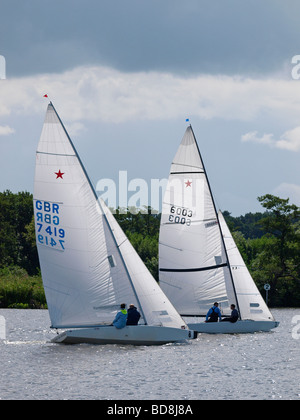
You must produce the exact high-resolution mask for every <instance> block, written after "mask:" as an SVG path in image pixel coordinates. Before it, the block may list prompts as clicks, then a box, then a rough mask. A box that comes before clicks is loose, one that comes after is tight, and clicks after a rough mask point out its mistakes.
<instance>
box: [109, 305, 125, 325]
mask: <svg viewBox="0 0 300 420" xmlns="http://www.w3.org/2000/svg"><path fill="white" fill-rule="evenodd" d="M120 307H121V310H120V311H119V312H118V313H117V315H116V317H115V319H114V320H113V323H112V324H113V325H114V326H115V327H116V328H118V329H121V328H124V327H125V325H126V321H127V311H126V303H121V306H120Z"/></svg>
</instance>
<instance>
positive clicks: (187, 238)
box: [159, 126, 236, 316]
mask: <svg viewBox="0 0 300 420" xmlns="http://www.w3.org/2000/svg"><path fill="white" fill-rule="evenodd" d="M159 269H160V286H161V288H162V289H163V290H164V292H165V293H166V295H167V296H168V297H169V299H170V300H171V302H172V303H173V304H174V306H175V307H176V309H177V310H178V312H179V313H180V314H181V315H200V316H201V315H206V313H207V311H208V309H209V308H210V307H211V305H212V303H213V302H214V301H218V302H219V304H220V306H221V309H222V311H223V313H224V314H228V313H229V312H230V310H229V306H230V304H231V303H236V299H235V294H234V289H233V286H232V281H231V274H230V269H229V266H228V262H227V259H226V252H225V249H224V244H223V240H222V236H221V233H220V228H219V225H218V218H217V214H216V211H215V207H214V203H213V199H212V196H211V191H210V187H209V184H208V180H207V177H206V173H205V168H204V165H203V162H202V159H201V156H200V152H199V149H198V146H197V143H196V139H195V136H194V133H193V130H192V128H191V127H190V126H189V127H188V128H187V129H186V132H185V134H184V137H183V139H182V142H181V144H180V146H179V149H178V151H177V153H176V156H175V158H174V160H173V163H172V166H171V171H170V176H169V180H168V185H167V188H166V192H165V196H164V201H163V208H162V218H161V227H160V238H159Z"/></svg>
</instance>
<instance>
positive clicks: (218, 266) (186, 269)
mask: <svg viewBox="0 0 300 420" xmlns="http://www.w3.org/2000/svg"><path fill="white" fill-rule="evenodd" d="M222 267H228V264H227V263H223V264H218V265H211V266H208V267H199V268H177V269H176V268H160V269H159V271H165V272H172V273H192V272H195V271H208V270H215V269H216V268H222Z"/></svg>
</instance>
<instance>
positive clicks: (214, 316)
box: [205, 302, 222, 322]
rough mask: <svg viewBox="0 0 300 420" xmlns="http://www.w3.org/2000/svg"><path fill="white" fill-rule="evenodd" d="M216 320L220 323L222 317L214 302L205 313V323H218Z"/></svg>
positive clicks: (217, 305) (216, 303)
mask: <svg viewBox="0 0 300 420" xmlns="http://www.w3.org/2000/svg"><path fill="white" fill-rule="evenodd" d="M218 318H219V319H220V321H221V319H222V316H221V311H220V309H219V304H218V302H215V303H214V306H213V307H212V308H210V310H209V311H208V312H207V315H206V320H205V322H218Z"/></svg>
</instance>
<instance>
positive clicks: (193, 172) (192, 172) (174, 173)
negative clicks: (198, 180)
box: [170, 171, 204, 175]
mask: <svg viewBox="0 0 300 420" xmlns="http://www.w3.org/2000/svg"><path fill="white" fill-rule="evenodd" d="M182 174H183V175H184V174H204V172H203V171H197V172H196V171H186V172H170V175H182Z"/></svg>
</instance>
